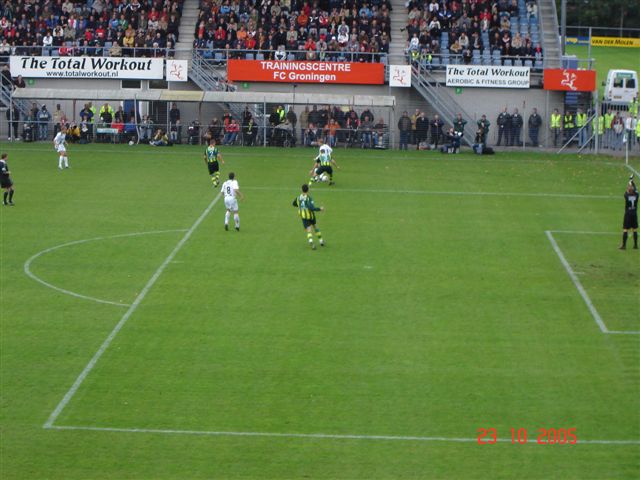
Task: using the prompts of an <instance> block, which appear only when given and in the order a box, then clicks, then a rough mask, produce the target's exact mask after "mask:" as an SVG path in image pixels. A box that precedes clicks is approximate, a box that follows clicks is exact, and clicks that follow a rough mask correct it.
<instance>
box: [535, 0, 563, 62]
mask: <svg viewBox="0 0 640 480" xmlns="http://www.w3.org/2000/svg"><path fill="white" fill-rule="evenodd" d="M538 16H539V17H540V30H541V31H542V38H541V41H542V50H543V52H544V66H545V68H560V66H561V64H562V62H561V60H562V50H561V48H560V37H559V36H558V32H559V29H558V11H557V10H556V2H555V0H538Z"/></svg>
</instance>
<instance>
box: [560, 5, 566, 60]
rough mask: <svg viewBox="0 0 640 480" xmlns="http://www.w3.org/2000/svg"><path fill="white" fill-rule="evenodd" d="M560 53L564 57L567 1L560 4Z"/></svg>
mask: <svg viewBox="0 0 640 480" xmlns="http://www.w3.org/2000/svg"><path fill="white" fill-rule="evenodd" d="M560 35H561V40H560V52H561V53H562V56H564V55H565V47H566V44H567V0H561V2H560Z"/></svg>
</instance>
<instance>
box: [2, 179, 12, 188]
mask: <svg viewBox="0 0 640 480" xmlns="http://www.w3.org/2000/svg"><path fill="white" fill-rule="evenodd" d="M12 185H13V180H11V177H2V178H0V187H1V188H9V187H11V186H12Z"/></svg>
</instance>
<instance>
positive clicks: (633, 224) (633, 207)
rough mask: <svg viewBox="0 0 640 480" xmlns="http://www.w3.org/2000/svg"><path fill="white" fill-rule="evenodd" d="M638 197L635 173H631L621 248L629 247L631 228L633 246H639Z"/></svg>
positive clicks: (625, 205) (625, 199)
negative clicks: (634, 179) (634, 178)
mask: <svg viewBox="0 0 640 480" xmlns="http://www.w3.org/2000/svg"><path fill="white" fill-rule="evenodd" d="M638 197H639V195H638V188H637V187H636V184H635V183H634V181H633V175H631V177H629V183H628V184H627V190H626V191H625V192H624V220H623V223H622V245H620V250H625V249H626V248H627V238H628V236H629V230H631V231H633V248H635V249H637V248H638Z"/></svg>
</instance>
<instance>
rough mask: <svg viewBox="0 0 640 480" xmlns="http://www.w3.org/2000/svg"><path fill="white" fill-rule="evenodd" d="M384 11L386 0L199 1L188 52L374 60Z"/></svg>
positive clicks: (384, 35)
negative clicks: (213, 50) (191, 49)
mask: <svg viewBox="0 0 640 480" xmlns="http://www.w3.org/2000/svg"><path fill="white" fill-rule="evenodd" d="M390 11H391V5H390V3H389V1H388V0H373V1H372V2H371V3H369V2H367V1H366V0H324V1H319V0H266V1H261V0H257V1H250V0H242V1H229V0H223V1H222V2H220V1H217V0H201V2H200V14H199V17H198V21H197V23H196V28H195V32H194V33H195V40H194V48H197V49H209V50H210V49H224V50H227V51H228V50H231V51H235V52H237V53H235V55H238V56H241V55H246V54H247V53H251V52H254V51H256V52H259V54H260V55H262V56H264V58H269V59H281V60H284V59H297V60H304V59H307V60H341V59H346V58H348V59H349V60H351V61H360V62H378V61H381V59H382V58H383V57H385V56H386V54H387V53H389V43H390V42H391V19H390V16H389V12H390ZM292 52H295V53H292ZM233 55H234V53H229V56H231V57H232V56H233Z"/></svg>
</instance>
